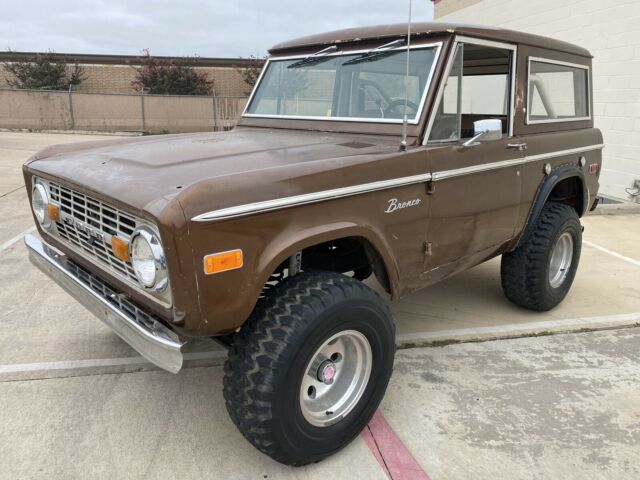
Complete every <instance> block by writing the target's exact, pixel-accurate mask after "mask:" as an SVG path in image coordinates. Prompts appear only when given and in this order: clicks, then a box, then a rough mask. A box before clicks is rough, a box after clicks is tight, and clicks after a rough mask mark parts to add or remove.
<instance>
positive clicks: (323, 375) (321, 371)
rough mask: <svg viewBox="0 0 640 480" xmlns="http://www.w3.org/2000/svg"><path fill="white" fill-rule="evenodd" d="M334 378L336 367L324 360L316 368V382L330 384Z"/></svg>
mask: <svg viewBox="0 0 640 480" xmlns="http://www.w3.org/2000/svg"><path fill="white" fill-rule="evenodd" d="M335 376H336V365H335V363H333V362H332V361H330V360H325V361H324V362H322V365H320V368H318V380H320V381H321V382H325V383H326V382H330V381H331V380H333V378H334V377H335Z"/></svg>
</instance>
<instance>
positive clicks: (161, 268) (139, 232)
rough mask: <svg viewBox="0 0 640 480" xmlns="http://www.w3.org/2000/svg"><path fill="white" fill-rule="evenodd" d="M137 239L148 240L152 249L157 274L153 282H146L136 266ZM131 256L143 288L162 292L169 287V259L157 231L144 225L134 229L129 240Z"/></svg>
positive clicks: (132, 264)
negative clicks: (135, 248)
mask: <svg viewBox="0 0 640 480" xmlns="http://www.w3.org/2000/svg"><path fill="white" fill-rule="evenodd" d="M136 241H144V242H146V243H147V245H148V246H149V248H150V250H151V253H152V256H153V263H154V268H155V276H154V279H153V282H145V281H144V279H143V278H141V275H140V274H139V273H138V268H136V259H135V258H134V255H133V253H134V243H135V242H136ZM129 258H130V261H131V266H132V267H133V270H134V272H135V274H136V277H137V278H138V283H139V284H140V286H141V287H142V288H144V289H145V290H146V291H148V292H153V293H161V292H163V291H164V290H165V289H166V288H167V285H168V284H169V272H168V269H167V259H166V257H165V255H164V249H163V247H162V242H161V241H160V236H159V235H158V234H157V233H156V232H155V231H153V230H152V229H151V228H149V227H147V226H144V225H142V226H140V227H138V228H136V229H135V230H134V232H133V234H131V239H130V241H129Z"/></svg>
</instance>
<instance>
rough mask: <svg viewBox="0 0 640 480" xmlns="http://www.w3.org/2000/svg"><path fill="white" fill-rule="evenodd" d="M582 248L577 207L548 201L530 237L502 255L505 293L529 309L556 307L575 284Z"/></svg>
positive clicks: (513, 300)
mask: <svg viewBox="0 0 640 480" xmlns="http://www.w3.org/2000/svg"><path fill="white" fill-rule="evenodd" d="M581 249H582V226H581V225H580V219H579V218H578V214H577V213H576V211H575V210H574V209H573V208H571V207H570V206H568V205H564V204H562V203H554V202H550V203H547V204H546V205H545V206H544V208H543V209H542V212H541V214H540V217H539V218H538V221H537V223H536V226H535V229H534V230H533V231H532V232H531V234H530V235H529V236H528V238H526V239H525V240H524V242H523V243H522V245H520V246H519V247H518V248H517V249H516V250H515V251H513V252H510V253H505V254H504V255H503V256H502V265H501V276H502V289H503V290H504V293H505V295H506V296H507V298H508V299H509V300H511V301H512V302H513V303H515V304H516V305H520V306H521V307H524V308H527V309H529V310H537V311H546V310H550V309H552V308H553V307H555V306H556V305H558V304H559V303H560V302H561V301H562V300H563V299H564V297H565V296H566V295H567V293H568V292H569V289H570V288H571V285H572V283H573V279H574V277H575V275H576V271H577V270H578V263H579V261H580V251H581Z"/></svg>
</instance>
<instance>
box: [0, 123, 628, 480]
mask: <svg viewBox="0 0 640 480" xmlns="http://www.w3.org/2000/svg"><path fill="white" fill-rule="evenodd" d="M98 138H101V137H99V136H92V135H71V134H35V133H11V132H0V285H2V288H1V289H0V321H1V322H2V330H1V331H2V334H0V424H1V425H2V430H0V465H2V468H0V478H65V479H67V478H176V477H181V478H202V477H210V478H324V477H327V476H331V477H333V478H366V479H372V478H388V477H391V478H394V479H397V478H428V477H430V478H432V479H462V478H470V477H472V478H482V479H485V478H486V479H489V478H509V479H511V478H523V479H524V478H576V479H577V478H584V477H587V476H588V477H589V478H616V479H618V478H629V479H635V478H638V477H639V476H640V453H639V452H640V449H639V447H640V406H639V405H640V380H638V379H639V378H640V329H638V328H635V326H637V325H639V324H640V282H639V279H640V252H639V250H638V247H637V245H638V238H640V215H638V214H634V213H632V212H633V210H629V211H627V212H623V213H622V214H616V215H590V216H588V217H586V218H584V219H583V224H584V226H585V233H584V238H585V245H584V248H583V254H582V259H581V265H580V268H579V270H578V275H577V277H576V281H575V283H574V286H573V289H572V291H571V293H570V295H569V296H568V297H567V299H566V300H565V301H564V302H563V303H562V304H561V305H560V306H559V307H557V308H556V309H554V310H553V311H551V312H547V313H544V314H540V313H533V312H527V311H523V310H521V309H518V308H517V307H515V306H513V305H512V304H510V303H509V302H508V301H507V300H506V299H505V298H504V296H503V295H502V291H501V288H500V278H499V260H494V261H491V262H488V263H486V264H483V265H481V266H478V267H476V268H474V269H472V270H470V271H468V272H466V273H463V274H461V275H459V276H457V277H455V278H452V279H449V280H447V281H445V282H443V283H441V284H439V285H436V286H434V287H432V288H429V289H427V290H425V291H422V292H419V293H417V294H414V295H411V296H409V297H407V298H405V299H403V300H402V301H400V302H398V303H396V304H394V305H393V307H392V308H393V311H394V315H395V319H396V323H397V327H398V342H399V345H400V346H401V347H411V348H401V349H400V350H399V351H398V354H397V358H396V367H395V372H394V375H393V377H392V380H391V385H390V388H389V391H388V393H387V396H386V398H385V400H384V401H383V403H382V406H381V409H380V413H381V416H380V419H381V420H380V422H382V423H379V424H375V425H373V426H372V427H371V428H370V429H369V430H367V431H365V433H364V434H363V436H362V437H360V438H358V439H357V440H356V441H355V442H353V444H351V445H350V446H349V447H348V448H346V449H345V450H344V451H342V452H340V453H339V454H337V455H335V456H334V457H332V458H330V459H327V460H326V461H323V462H321V463H319V464H317V465H312V466H308V467H305V468H301V469H291V468H287V467H283V466H281V465H279V464H277V463H275V462H273V461H271V460H270V459H269V458H267V457H265V456H263V455H262V454H260V453H259V452H257V451H256V450H254V449H253V448H252V447H251V446H250V445H249V444H248V443H247V442H246V441H245V440H244V439H243V438H242V436H241V435H240V434H239V433H238V432H237V431H236V430H235V428H234V427H233V425H232V423H231V421H230V420H229V419H228V418H227V415H226V411H225V408H224V402H223V399H222V392H221V388H222V386H221V378H222V368H221V367H220V365H221V363H222V361H223V358H224V352H222V351H221V350H220V349H219V348H217V347H216V346H215V344H213V342H211V343H209V342H208V341H203V342H201V343H200V344H198V345H196V346H195V348H194V351H193V352H192V353H191V354H190V355H191V356H190V358H191V360H190V361H189V365H188V366H189V368H187V369H185V370H184V371H183V372H181V373H180V374H178V375H172V374H169V373H166V372H163V371H159V370H157V369H155V368H154V367H152V366H151V365H149V364H147V363H146V362H145V361H144V360H143V359H141V358H140V357H139V356H138V355H137V354H136V353H135V352H134V351H132V350H131V349H130V348H129V347H128V346H127V345H126V344H124V343H123V342H122V341H120V339H119V338H118V337H117V336H116V335H115V334H113V333H111V332H110V331H109V330H108V329H107V328H106V327H103V326H102V324H100V323H99V322H98V321H97V320H95V319H93V318H91V316H90V314H88V313H86V312H85V311H84V310H83V308H82V307H80V306H79V305H77V304H76V303H75V302H73V301H72V300H71V299H70V298H69V297H67V296H66V294H65V293H64V292H63V291H62V290H61V289H60V288H58V287H57V286H56V285H54V284H52V283H51V282H50V281H49V280H48V279H47V278H46V277H45V276H44V275H43V274H41V273H40V272H39V271H37V270H36V269H35V268H33V267H31V265H30V264H29V262H28V260H27V255H26V251H25V249H24V246H23V245H22V242H21V241H20V239H21V237H22V236H23V235H24V233H25V232H28V231H29V230H31V229H32V228H33V227H32V218H31V214H30V210H29V206H28V204H27V201H26V193H25V189H24V186H23V179H22V176H21V172H20V166H21V164H22V163H23V162H24V160H25V159H26V158H28V157H29V156H30V155H31V154H32V153H33V152H35V151H36V150H38V149H40V148H43V147H45V146H47V145H49V144H52V143H62V142H73V141H87V140H91V139H98ZM587 330H589V331H590V330H601V331H594V332H591V331H590V332H585V331H587ZM560 332H562V333H560ZM566 332H571V333H566ZM551 333H558V334H557V335H549V334H551ZM510 337H522V338H517V339H507V338H510ZM495 339H501V340H495ZM476 340H483V342H481V343H460V344H458V343H456V342H460V341H463V342H467V341H476ZM384 419H386V422H385V420H384ZM387 424H388V427H387V426H385V425H387ZM380 425H383V427H380ZM379 427H380V428H382V434H388V436H389V438H391V437H393V438H391V439H389V438H387V437H384V435H382V434H380V433H379V432H378V430H377V429H378V428H379ZM385 429H386V430H385ZM371 435H373V436H374V437H376V435H379V436H378V437H376V438H375V439H374V440H376V441H374V442H373V443H372V442H371V441H370V438H369V437H370V436H371ZM380 435H382V436H380ZM385 439H386V440H385ZM378 440H380V442H378V443H376V442H377V441H378ZM385 442H386V443H385ZM387 444H388V445H387ZM372 445H373V446H372ZM394 448H400V449H402V451H403V452H404V454H399V455H398V456H395V457H394V452H395V450H394ZM403 455H404V456H403ZM412 462H413V463H412ZM412 469H413V470H412ZM412 472H413V473H412ZM403 475H404V477H403ZM421 475H423V476H422V477H420V476H421ZM424 475H428V477H425V476H424Z"/></svg>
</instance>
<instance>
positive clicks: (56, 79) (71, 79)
mask: <svg viewBox="0 0 640 480" xmlns="http://www.w3.org/2000/svg"><path fill="white" fill-rule="evenodd" d="M9 52H12V50H10V49H9ZM12 53H13V52H12ZM2 63H3V66H4V68H5V70H6V71H8V72H9V73H10V74H11V75H10V76H9V78H7V83H8V84H9V86H11V87H13V88H23V89H36V90H67V89H68V88H69V87H70V86H77V85H79V84H80V83H81V82H82V81H83V80H84V78H85V73H84V70H83V68H82V67H81V66H80V65H78V63H74V64H73V65H69V64H68V63H67V62H66V61H65V60H62V59H61V58H60V57H58V56H56V54H55V53H54V52H52V51H49V52H47V53H36V54H34V55H33V56H31V57H27V58H26V59H24V60H17V61H5V62H2Z"/></svg>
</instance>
